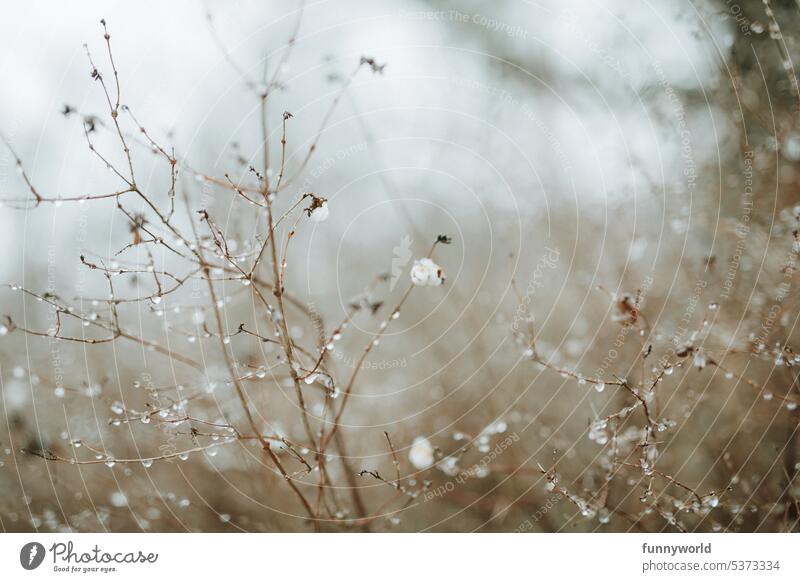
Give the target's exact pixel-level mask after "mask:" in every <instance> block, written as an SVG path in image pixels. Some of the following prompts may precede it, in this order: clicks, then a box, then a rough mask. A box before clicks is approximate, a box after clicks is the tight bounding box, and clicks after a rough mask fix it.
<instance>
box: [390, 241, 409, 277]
mask: <svg viewBox="0 0 800 582" xmlns="http://www.w3.org/2000/svg"><path fill="white" fill-rule="evenodd" d="M411 242H412V241H411V237H410V236H408V235H405V236H404V237H403V238H401V239H400V244H399V245H397V246H396V247H394V249H392V250H393V251H394V256H393V257H392V280H391V281H390V283H389V289H390V290H391V289H394V287H395V285H397V281H398V280H399V279H400V276H401V275H402V274H403V270H404V269H405V267H406V265H408V263H409V261H410V260H411Z"/></svg>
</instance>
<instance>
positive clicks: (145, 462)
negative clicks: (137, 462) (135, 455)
mask: <svg viewBox="0 0 800 582" xmlns="http://www.w3.org/2000/svg"><path fill="white" fill-rule="evenodd" d="M152 466H153V459H143V460H142V467H144V468H145V469H148V468H150V467H152Z"/></svg>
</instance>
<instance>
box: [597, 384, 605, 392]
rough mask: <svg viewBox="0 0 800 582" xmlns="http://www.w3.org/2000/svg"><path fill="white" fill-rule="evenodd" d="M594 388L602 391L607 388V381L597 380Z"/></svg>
mask: <svg viewBox="0 0 800 582" xmlns="http://www.w3.org/2000/svg"><path fill="white" fill-rule="evenodd" d="M594 389H595V390H597V391H598V392H602V391H603V390H605V389H606V383H605V382H597V383H596V384H595V385H594Z"/></svg>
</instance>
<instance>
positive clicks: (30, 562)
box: [19, 542, 45, 570]
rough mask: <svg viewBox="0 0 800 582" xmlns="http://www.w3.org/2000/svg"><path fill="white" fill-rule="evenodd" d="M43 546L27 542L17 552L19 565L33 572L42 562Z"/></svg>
mask: <svg viewBox="0 0 800 582" xmlns="http://www.w3.org/2000/svg"><path fill="white" fill-rule="evenodd" d="M44 554H45V551H44V546H43V545H42V544H40V543H39V542H29V543H27V544H25V545H24V546H22V549H21V550H20V551H19V563H20V564H22V567H23V568H25V569H26V570H35V569H36V568H38V567H39V566H40V565H41V564H42V561H43V560H44Z"/></svg>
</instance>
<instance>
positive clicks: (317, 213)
mask: <svg viewBox="0 0 800 582" xmlns="http://www.w3.org/2000/svg"><path fill="white" fill-rule="evenodd" d="M330 213H331V210H330V208H328V203H327V202H326V201H323V202H321V203H320V204H319V205H318V206H317V207H316V208H314V209H313V210H311V212H310V214H309V215H308V217H309V218H310V219H311V221H312V222H324V221H326V220H328V215H329V214H330Z"/></svg>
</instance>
